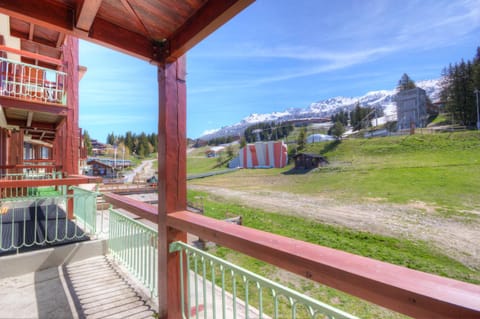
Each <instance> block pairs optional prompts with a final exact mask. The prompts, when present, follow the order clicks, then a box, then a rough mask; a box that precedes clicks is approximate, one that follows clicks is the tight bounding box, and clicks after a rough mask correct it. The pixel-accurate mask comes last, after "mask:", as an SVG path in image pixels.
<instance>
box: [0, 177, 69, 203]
mask: <svg viewBox="0 0 480 319" xmlns="http://www.w3.org/2000/svg"><path fill="white" fill-rule="evenodd" d="M0 179H1V180H7V181H20V180H52V179H62V172H41V173H39V172H34V171H26V172H25V173H14V174H1V175H0ZM62 194H66V187H64V186H57V187H52V186H43V187H6V188H0V198H16V197H19V198H22V197H28V196H42V195H62Z"/></svg>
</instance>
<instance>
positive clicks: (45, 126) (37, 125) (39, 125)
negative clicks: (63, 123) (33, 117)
mask: <svg viewBox="0 0 480 319" xmlns="http://www.w3.org/2000/svg"><path fill="white" fill-rule="evenodd" d="M8 124H9V125H15V126H18V127H19V128H23V129H26V128H28V129H30V130H32V129H38V130H41V131H49V132H52V133H55V130H56V127H57V126H56V125H55V124H52V123H45V122H36V121H32V123H31V125H30V126H29V127H28V126H25V121H24V120H17V119H9V120H8Z"/></svg>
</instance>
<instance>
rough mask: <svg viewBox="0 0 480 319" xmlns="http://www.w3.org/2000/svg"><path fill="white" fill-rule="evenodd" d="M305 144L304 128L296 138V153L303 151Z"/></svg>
mask: <svg viewBox="0 0 480 319" xmlns="http://www.w3.org/2000/svg"><path fill="white" fill-rule="evenodd" d="M305 144H306V131H305V127H302V129H301V130H300V133H299V134H298V137H297V152H298V151H303V149H305Z"/></svg>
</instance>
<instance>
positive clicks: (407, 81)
mask: <svg viewBox="0 0 480 319" xmlns="http://www.w3.org/2000/svg"><path fill="white" fill-rule="evenodd" d="M416 87H417V86H416V85H415V82H414V81H413V80H412V79H411V78H410V77H409V76H408V74H407V73H403V75H402V77H401V78H400V80H399V81H398V86H397V89H398V91H399V92H400V91H405V90H410V89H414V88H416Z"/></svg>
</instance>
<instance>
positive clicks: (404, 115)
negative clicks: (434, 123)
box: [395, 87, 428, 130]
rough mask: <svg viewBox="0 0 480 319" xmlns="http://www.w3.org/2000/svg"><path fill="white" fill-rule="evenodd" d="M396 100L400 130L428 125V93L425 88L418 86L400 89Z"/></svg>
mask: <svg viewBox="0 0 480 319" xmlns="http://www.w3.org/2000/svg"><path fill="white" fill-rule="evenodd" d="M395 102H396V103H397V126H398V129H399V130H405V129H410V128H412V127H425V126H426V125H427V119H428V113H427V93H426V92H425V90H424V89H421V88H418V87H417V88H413V89H409V90H404V91H400V92H398V93H397V95H396V96H395Z"/></svg>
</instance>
